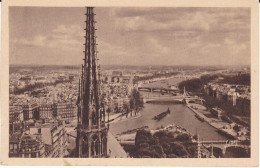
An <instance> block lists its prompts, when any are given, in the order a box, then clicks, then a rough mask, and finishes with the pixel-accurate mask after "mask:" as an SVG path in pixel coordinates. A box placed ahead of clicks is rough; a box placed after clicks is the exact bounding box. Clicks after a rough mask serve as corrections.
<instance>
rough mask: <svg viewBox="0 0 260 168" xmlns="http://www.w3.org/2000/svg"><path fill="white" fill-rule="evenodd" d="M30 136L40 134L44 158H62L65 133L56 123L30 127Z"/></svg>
mask: <svg viewBox="0 0 260 168" xmlns="http://www.w3.org/2000/svg"><path fill="white" fill-rule="evenodd" d="M30 134H32V135H35V134H40V135H41V140H42V142H43V143H44V146H45V156H46V157H50V158H58V157H63V156H64V155H65V153H66V131H65V129H64V128H63V127H62V125H61V124H59V123H58V122H54V123H44V124H40V125H36V126H34V127H30Z"/></svg>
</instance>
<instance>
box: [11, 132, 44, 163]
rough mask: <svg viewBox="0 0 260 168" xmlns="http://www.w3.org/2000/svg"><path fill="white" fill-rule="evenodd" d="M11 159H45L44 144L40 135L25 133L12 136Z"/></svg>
mask: <svg viewBox="0 0 260 168" xmlns="http://www.w3.org/2000/svg"><path fill="white" fill-rule="evenodd" d="M9 157H19V158H41V157H45V149H44V144H43V142H42V140H41V138H40V136H39V134H38V135H28V134H25V133H19V132H18V133H15V134H11V136H10V138H9Z"/></svg>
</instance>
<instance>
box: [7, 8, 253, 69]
mask: <svg viewBox="0 0 260 168" xmlns="http://www.w3.org/2000/svg"><path fill="white" fill-rule="evenodd" d="M84 13H85V8H47V7H46V8H39V7H11V8H10V17H9V18H10V64H45V65H46V64H57V65H78V64H81V63H82V58H83V49H84V46H83V43H84V37H83V36H84V34H85V33H84V30H83V29H84V26H85V25H84V20H85V16H84ZM95 13H96V21H97V25H96V26H97V28H98V30H97V33H96V34H97V36H98V39H97V42H98V46H97V48H98V51H99V53H98V54H99V55H98V57H99V58H100V63H101V64H109V65H114V64H116V65H118V64H119V65H122V64H125V65H249V64H250V9H249V8H95Z"/></svg>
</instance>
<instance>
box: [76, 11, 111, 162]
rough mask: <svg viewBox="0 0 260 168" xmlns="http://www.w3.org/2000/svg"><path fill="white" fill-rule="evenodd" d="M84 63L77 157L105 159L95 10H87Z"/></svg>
mask: <svg viewBox="0 0 260 168" xmlns="http://www.w3.org/2000/svg"><path fill="white" fill-rule="evenodd" d="M85 15H86V21H85V22H86V28H85V30H86V34H85V44H84V46H85V51H84V59H83V60H84V64H83V65H82V73H81V79H80V80H79V96H78V101H77V106H78V126H77V138H76V157H79V158H86V157H106V156H107V131H108V130H107V128H106V126H105V108H104V104H103V103H102V102H103V101H101V94H100V85H101V83H100V79H99V78H100V74H99V67H98V66H97V51H96V36H95V30H96V29H95V20H94V15H95V14H94V8H93V7H87V8H86V14H85Z"/></svg>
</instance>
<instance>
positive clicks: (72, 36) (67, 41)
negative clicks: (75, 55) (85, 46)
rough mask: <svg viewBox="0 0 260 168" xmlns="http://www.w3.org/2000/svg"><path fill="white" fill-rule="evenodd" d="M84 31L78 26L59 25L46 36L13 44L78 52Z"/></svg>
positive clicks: (16, 41)
mask: <svg viewBox="0 0 260 168" xmlns="http://www.w3.org/2000/svg"><path fill="white" fill-rule="evenodd" d="M80 37H83V31H82V29H81V28H80V27H79V26H77V25H71V26H67V27H66V26H65V25H59V26H57V27H56V28H55V29H53V30H52V31H51V32H50V33H49V34H46V35H35V36H34V37H31V38H20V39H13V40H12V41H11V42H12V43H16V44H22V45H26V46H35V47H45V48H57V49H61V50H78V49H79V47H78V46H79V44H80V43H82V39H83V38H80Z"/></svg>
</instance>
